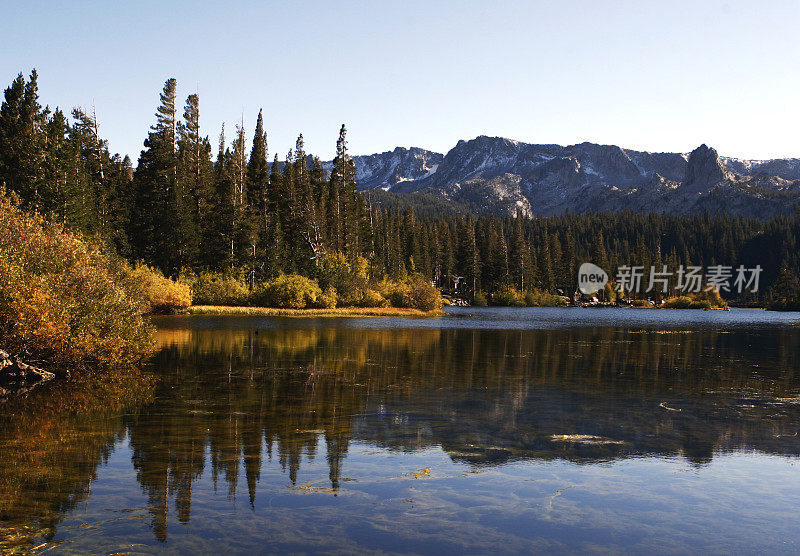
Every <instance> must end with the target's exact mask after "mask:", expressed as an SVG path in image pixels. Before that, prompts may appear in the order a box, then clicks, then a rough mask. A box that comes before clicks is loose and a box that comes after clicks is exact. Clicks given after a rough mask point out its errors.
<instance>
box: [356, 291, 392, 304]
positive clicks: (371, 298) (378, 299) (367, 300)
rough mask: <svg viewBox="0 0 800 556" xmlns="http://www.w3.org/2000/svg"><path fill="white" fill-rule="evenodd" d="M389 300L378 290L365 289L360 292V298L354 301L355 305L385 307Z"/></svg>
mask: <svg viewBox="0 0 800 556" xmlns="http://www.w3.org/2000/svg"><path fill="white" fill-rule="evenodd" d="M388 305H389V302H388V301H386V298H385V297H383V296H382V295H381V294H380V293H379V292H377V291H375V290H371V289H366V290H364V291H363V292H362V295H361V299H359V300H358V301H357V302H356V303H355V306H356V307H386V306H388Z"/></svg>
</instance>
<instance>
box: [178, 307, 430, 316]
mask: <svg viewBox="0 0 800 556" xmlns="http://www.w3.org/2000/svg"><path fill="white" fill-rule="evenodd" d="M186 313H188V314H190V315H243V316H254V317H438V316H440V315H443V314H444V312H442V311H441V310H434V311H420V310H419V309H401V308H398V307H337V308H336V309H277V308H274V307H229V306H222V305H193V306H192V307H189V308H188V309H187V310H186Z"/></svg>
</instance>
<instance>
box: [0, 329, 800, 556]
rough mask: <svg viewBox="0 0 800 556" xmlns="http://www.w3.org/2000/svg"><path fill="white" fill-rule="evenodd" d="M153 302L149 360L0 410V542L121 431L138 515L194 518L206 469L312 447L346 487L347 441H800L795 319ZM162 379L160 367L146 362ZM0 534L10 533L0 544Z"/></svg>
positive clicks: (511, 445)
mask: <svg viewBox="0 0 800 556" xmlns="http://www.w3.org/2000/svg"><path fill="white" fill-rule="evenodd" d="M224 322H225V321H215V320H214V319H185V318H177V319H162V320H161V321H160V329H159V332H158V340H159V343H160V346H161V350H160V352H159V353H158V355H157V356H156V357H155V359H154V361H153V364H152V367H151V369H149V370H148V371H147V372H146V373H127V374H124V375H121V376H119V377H115V378H114V380H112V381H99V380H86V381H84V382H80V381H76V382H73V383H70V384H69V385H68V387H67V388H68V389H67V390H66V391H65V389H64V388H63V387H58V388H50V389H45V388H43V389H41V390H40V391H38V392H35V393H34V394H32V395H31V396H30V397H29V398H27V399H25V400H19V401H16V402H13V403H11V404H8V405H7V407H5V408H2V410H1V411H0V450H2V451H1V452H0V522H1V523H2V524H3V525H4V527H5V528H6V534H5V541H4V542H5V546H28V547H30V546H33V543H34V542H36V541H35V537H36V536H37V535H39V536H40V537H42V538H45V539H47V538H51V537H52V536H53V534H54V531H55V528H56V525H57V524H58V522H59V520H60V519H61V518H62V517H63V516H64V515H65V514H66V513H68V512H69V511H70V510H71V509H72V508H74V507H75V505H76V504H80V503H81V501H83V500H85V499H86V497H87V496H88V494H89V492H90V488H91V484H92V480H93V479H94V477H95V476H96V473H97V470H98V466H100V465H102V464H103V462H104V461H105V460H106V458H107V457H108V454H109V452H110V451H111V450H112V449H113V447H114V446H115V445H120V444H122V443H124V442H125V441H126V440H127V443H128V446H129V448H130V458H131V462H132V465H133V468H134V469H135V471H136V479H137V481H138V484H139V485H140V487H141V489H142V490H143V491H144V493H145V494H146V499H147V512H148V516H149V517H148V522H149V524H150V528H151V530H152V532H153V535H154V536H155V538H156V539H158V540H159V541H164V540H166V539H167V537H168V524H169V515H170V511H171V509H172V508H174V511H175V515H176V518H177V520H178V522H180V523H188V522H189V521H190V520H191V518H192V502H193V486H194V485H195V484H196V483H197V481H198V480H199V479H200V477H202V476H203V475H204V473H205V472H206V471H210V473H211V476H212V479H213V484H214V487H215V488H218V489H220V490H223V491H224V490H227V493H228V495H229V497H230V499H231V500H233V499H235V497H236V493H237V490H239V489H246V491H247V495H248V499H249V502H250V505H251V507H253V508H255V504H256V500H257V497H258V495H259V484H260V482H261V474H262V472H263V471H264V470H265V465H269V463H270V462H273V463H274V464H277V465H279V466H280V468H281V469H282V470H283V472H284V473H285V474H286V477H287V478H288V480H289V481H290V482H291V483H292V484H296V483H297V480H298V473H299V471H300V468H301V466H302V465H304V464H305V462H308V461H312V460H313V459H314V458H316V457H317V454H321V453H324V458H325V462H326V465H327V467H328V486H329V488H330V489H332V490H331V491H332V492H333V493H336V492H337V491H339V490H340V489H342V488H343V480H344V479H345V477H343V476H342V466H343V463H344V462H345V461H346V459H347V457H348V451H349V449H350V446H351V445H352V444H353V443H354V442H359V443H367V444H369V445H372V446H376V447H380V448H383V449H389V450H397V451H400V452H407V451H417V450H421V449H424V448H428V447H441V448H442V449H444V450H445V451H446V453H447V454H448V455H449V457H450V458H451V459H452V460H454V461H462V462H466V463H468V464H469V465H472V466H474V467H475V468H476V469H478V470H480V469H486V468H492V467H493V466H497V465H499V464H503V463H508V462H514V461H525V460H533V461H551V460H556V459H561V460H566V461H571V462H576V463H579V464H591V463H598V462H608V461H614V460H620V459H622V458H631V457H641V456H659V457H661V456H679V457H683V458H685V459H686V460H688V461H689V462H691V463H692V464H693V465H697V466H702V465H705V464H707V463H709V462H711V461H712V460H713V458H714V457H715V456H716V455H718V454H720V453H725V452H731V451H753V450H755V451H758V452H761V453H768V454H777V455H792V456H794V455H797V454H798V453H800V438H799V437H798V435H797V426H798V425H797V423H798V422H800V421H798V417H800V405H799V404H800V398H798V393H800V380H798V376H797V375H796V369H797V368H798V353H800V350H799V349H798V348H800V333H798V331H797V330H796V329H794V328H787V327H782V328H764V329H759V330H756V331H754V332H745V331H741V330H739V331H737V330H729V331H719V330H713V329H704V330H693V331H689V330H683V331H682V330H657V329H644V330H624V329H617V328H602V327H598V328H581V329H559V330H505V331H504V330H475V329H464V328H453V329H425V328H419V329H392V330H380V329H374V328H361V327H352V326H345V325H335V324H331V321H329V322H328V323H327V324H326V325H325V326H318V327H315V328H309V327H307V326H305V325H304V326H303V327H297V328H285V327H274V326H267V327H262V328H256V327H253V328H230V327H229V325H226V324H224ZM154 377H156V378H157V380H156V378H154ZM0 546H2V545H0Z"/></svg>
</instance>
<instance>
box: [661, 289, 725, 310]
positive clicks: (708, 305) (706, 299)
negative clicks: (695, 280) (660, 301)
mask: <svg viewBox="0 0 800 556" xmlns="http://www.w3.org/2000/svg"><path fill="white" fill-rule="evenodd" d="M664 307H666V308H668V309H725V308H727V307H728V304H727V303H726V302H725V300H724V299H722V296H720V294H719V291H718V290H716V289H711V290H708V291H702V292H698V293H690V294H688V295H682V296H679V297H671V298H669V299H667V300H666V301H665V302H664Z"/></svg>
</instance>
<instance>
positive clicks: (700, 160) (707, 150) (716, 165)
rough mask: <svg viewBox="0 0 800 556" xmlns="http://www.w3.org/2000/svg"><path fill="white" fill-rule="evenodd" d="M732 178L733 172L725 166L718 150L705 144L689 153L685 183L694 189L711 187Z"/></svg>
mask: <svg viewBox="0 0 800 556" xmlns="http://www.w3.org/2000/svg"><path fill="white" fill-rule="evenodd" d="M732 178H733V174H732V173H731V172H730V171H728V170H727V169H726V168H725V165H724V164H723V163H722V160H721V159H720V157H719V155H718V154H717V151H716V150H714V149H712V148H711V147H708V146H706V145H705V144H703V145H700V146H699V147H697V148H696V149H695V150H693V151H692V153H691V154H690V155H689V160H688V162H687V163H686V175H685V177H684V178H683V185H684V186H687V187H691V188H694V189H709V188H711V187H713V186H715V185H717V184H718V183H720V182H723V181H727V180H730V179H732Z"/></svg>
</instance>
